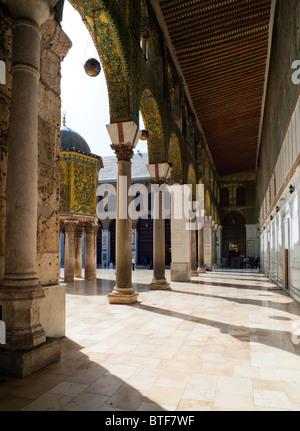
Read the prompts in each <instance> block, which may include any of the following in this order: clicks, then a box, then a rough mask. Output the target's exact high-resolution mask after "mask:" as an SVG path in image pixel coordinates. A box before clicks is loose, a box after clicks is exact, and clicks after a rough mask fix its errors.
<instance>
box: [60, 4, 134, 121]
mask: <svg viewBox="0 0 300 431" xmlns="http://www.w3.org/2000/svg"><path fill="white" fill-rule="evenodd" d="M68 1H69V3H70V4H71V5H72V6H73V7H74V8H75V9H76V10H77V11H78V12H79V14H80V16H81V18H82V20H83V22H84V24H85V26H86V27H87V29H88V31H89V33H90V35H91V37H92V40H93V42H94V44H95V47H96V49H97V52H98V54H99V57H100V60H101V65H102V68H103V71H104V74H105V79H106V84H107V89H108V98H109V111H110V121H111V123H115V122H120V121H126V120H128V119H131V118H130V117H131V114H130V112H129V106H130V94H129V93H130V92H129V85H130V83H131V76H130V73H129V67H128V61H127V59H126V54H125V49H124V46H123V43H122V41H121V37H120V34H119V31H118V28H117V25H116V23H115V21H114V19H113V17H112V15H111V13H110V11H109V8H108V5H107V4H106V2H105V1H103V0H68Z"/></svg>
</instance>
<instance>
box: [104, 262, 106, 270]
mask: <svg viewBox="0 0 300 431" xmlns="http://www.w3.org/2000/svg"><path fill="white" fill-rule="evenodd" d="M104 268H105V269H106V261H105V262H104Z"/></svg>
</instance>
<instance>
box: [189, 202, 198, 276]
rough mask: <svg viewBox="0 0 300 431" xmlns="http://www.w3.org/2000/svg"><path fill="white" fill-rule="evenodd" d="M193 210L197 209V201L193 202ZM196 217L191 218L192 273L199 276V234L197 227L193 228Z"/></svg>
mask: <svg viewBox="0 0 300 431" xmlns="http://www.w3.org/2000/svg"><path fill="white" fill-rule="evenodd" d="M192 205H193V210H194V211H195V208H196V202H193V204H192ZM195 222H196V219H194V220H191V230H190V231H191V275H192V276H197V275H198V272H197V234H196V229H195V228H193V225H194V223H195Z"/></svg>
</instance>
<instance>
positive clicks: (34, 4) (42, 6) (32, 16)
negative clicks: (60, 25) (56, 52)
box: [1, 0, 57, 26]
mask: <svg viewBox="0 0 300 431" xmlns="http://www.w3.org/2000/svg"><path fill="white" fill-rule="evenodd" d="M1 1H2V3H3V4H5V5H6V6H7V8H8V10H9V11H10V13H11V14H12V16H13V17H14V19H25V20H30V21H34V22H35V23H36V24H37V25H39V26H41V25H42V24H43V23H44V22H45V21H47V19H48V18H53V17H54V13H53V11H52V9H51V8H52V7H53V6H55V4H56V3H57V0H31V1H30V2H29V1H20V0H1Z"/></svg>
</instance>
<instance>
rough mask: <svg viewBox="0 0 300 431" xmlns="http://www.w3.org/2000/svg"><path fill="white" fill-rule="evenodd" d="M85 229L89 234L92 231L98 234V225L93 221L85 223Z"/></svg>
mask: <svg viewBox="0 0 300 431" xmlns="http://www.w3.org/2000/svg"><path fill="white" fill-rule="evenodd" d="M84 230H85V233H87V234H88V233H92V234H94V235H97V232H98V225H97V224H95V223H93V222H88V223H85V225H84Z"/></svg>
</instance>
